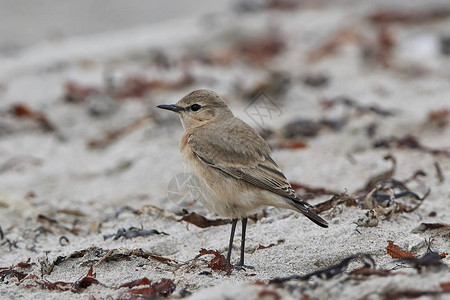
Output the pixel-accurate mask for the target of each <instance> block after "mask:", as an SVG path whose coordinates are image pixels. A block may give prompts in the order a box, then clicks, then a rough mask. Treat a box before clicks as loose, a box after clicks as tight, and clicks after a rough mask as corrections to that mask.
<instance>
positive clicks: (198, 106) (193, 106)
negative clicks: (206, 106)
mask: <svg viewBox="0 0 450 300" xmlns="http://www.w3.org/2000/svg"><path fill="white" fill-rule="evenodd" d="M200 108H202V106H201V105H199V104H197V103H195V104H192V105H191V110H192V111H197V110H199V109H200Z"/></svg>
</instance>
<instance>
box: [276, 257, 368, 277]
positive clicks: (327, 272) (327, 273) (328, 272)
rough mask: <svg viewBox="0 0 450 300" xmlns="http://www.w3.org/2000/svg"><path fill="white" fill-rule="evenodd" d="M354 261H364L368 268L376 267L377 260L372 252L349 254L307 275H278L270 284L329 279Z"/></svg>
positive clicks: (340, 272)
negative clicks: (338, 261)
mask: <svg viewBox="0 0 450 300" xmlns="http://www.w3.org/2000/svg"><path fill="white" fill-rule="evenodd" d="M354 261H362V262H363V265H364V267H366V268H375V266H376V264H375V260H374V259H373V258H372V256H371V255H370V254H366V253H358V254H355V255H352V256H349V257H347V258H345V259H343V260H342V261H341V262H340V263H338V264H336V265H332V266H330V267H328V268H325V269H322V270H318V271H314V272H312V273H309V274H306V275H292V276H287V277H277V278H274V279H272V280H270V281H269V284H274V283H275V284H278V283H283V282H286V281H290V280H301V281H306V280H310V279H311V278H313V277H319V278H323V279H329V278H332V277H334V276H336V275H339V274H342V273H343V272H344V271H345V269H346V268H347V267H348V265H349V264H350V263H351V262H354Z"/></svg>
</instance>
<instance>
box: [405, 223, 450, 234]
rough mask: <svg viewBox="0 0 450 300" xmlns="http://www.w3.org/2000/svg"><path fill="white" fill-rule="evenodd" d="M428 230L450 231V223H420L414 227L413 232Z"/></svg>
mask: <svg viewBox="0 0 450 300" xmlns="http://www.w3.org/2000/svg"><path fill="white" fill-rule="evenodd" d="M428 230H443V231H447V232H448V233H450V225H448V224H443V223H420V225H419V226H417V227H416V228H414V229H413V230H412V231H411V232H412V233H420V232H425V231H428Z"/></svg>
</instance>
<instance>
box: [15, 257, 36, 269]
mask: <svg viewBox="0 0 450 300" xmlns="http://www.w3.org/2000/svg"><path fill="white" fill-rule="evenodd" d="M30 261H31V258H28V259H27V261H26V262H20V263H18V264H17V265H16V267H18V268H22V269H26V268H29V267H31V266H32V265H35V263H30Z"/></svg>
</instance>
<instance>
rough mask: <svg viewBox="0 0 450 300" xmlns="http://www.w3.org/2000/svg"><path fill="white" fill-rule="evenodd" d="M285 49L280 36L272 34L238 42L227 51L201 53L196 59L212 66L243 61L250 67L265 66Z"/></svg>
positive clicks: (284, 43) (214, 50)
mask: <svg viewBox="0 0 450 300" xmlns="http://www.w3.org/2000/svg"><path fill="white" fill-rule="evenodd" d="M285 47H286V42H285V40H284V39H283V38H282V37H280V34H279V33H276V32H270V33H269V34H267V35H265V36H262V37H256V38H253V39H245V40H241V41H238V42H236V43H235V44H234V45H232V46H231V47H228V48H227V49H220V50H218V49H213V50H212V51H209V52H204V53H200V54H198V55H197V57H196V58H197V59H198V60H200V61H201V62H203V63H205V64H210V65H229V64H231V63H232V62H233V61H236V60H241V61H243V62H244V63H247V64H249V65H253V66H264V65H265V64H266V63H267V62H269V61H270V60H272V59H273V58H274V57H275V56H277V55H279V54H280V53H281V52H282V51H283V50H284V49H285Z"/></svg>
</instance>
